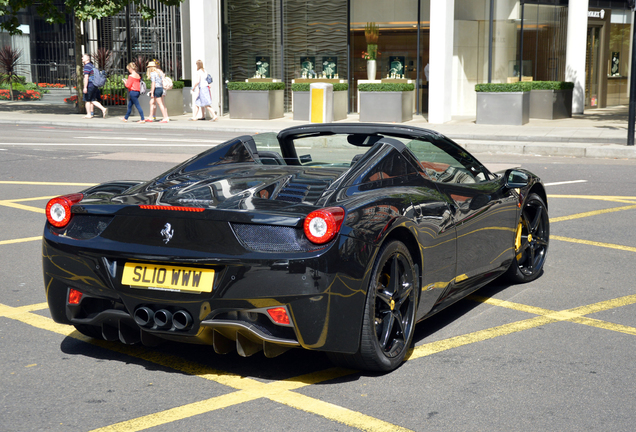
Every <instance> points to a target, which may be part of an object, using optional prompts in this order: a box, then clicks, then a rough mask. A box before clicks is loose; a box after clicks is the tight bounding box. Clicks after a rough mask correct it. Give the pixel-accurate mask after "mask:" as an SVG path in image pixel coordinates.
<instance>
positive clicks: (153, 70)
mask: <svg viewBox="0 0 636 432" xmlns="http://www.w3.org/2000/svg"><path fill="white" fill-rule="evenodd" d="M146 76H147V77H148V79H150V82H151V83H152V84H151V87H150V116H149V117H148V118H147V119H146V122H150V123H152V122H153V121H154V119H155V112H156V111H157V105H159V109H160V110H161V115H162V116H163V119H162V120H161V122H160V123H168V122H169V121H170V118H168V109H167V108H166V103H165V96H166V91H165V89H164V88H163V78H164V76H165V74H164V73H163V71H162V70H161V69H159V65H158V64H157V63H156V62H154V61H151V62H150V63H148V68H147V69H146Z"/></svg>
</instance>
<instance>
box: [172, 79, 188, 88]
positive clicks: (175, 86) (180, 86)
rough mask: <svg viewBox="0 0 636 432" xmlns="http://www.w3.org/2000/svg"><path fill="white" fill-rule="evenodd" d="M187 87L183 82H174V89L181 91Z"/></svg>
mask: <svg viewBox="0 0 636 432" xmlns="http://www.w3.org/2000/svg"><path fill="white" fill-rule="evenodd" d="M183 87H185V83H184V82H183V81H172V88H173V89H176V90H179V89H182V88H183Z"/></svg>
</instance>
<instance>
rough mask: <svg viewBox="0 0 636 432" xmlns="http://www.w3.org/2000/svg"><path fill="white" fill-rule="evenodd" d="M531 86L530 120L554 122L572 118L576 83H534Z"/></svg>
mask: <svg viewBox="0 0 636 432" xmlns="http://www.w3.org/2000/svg"><path fill="white" fill-rule="evenodd" d="M530 84H531V85H532V90H531V91H530V118H538V119H549V120H554V119H560V118H568V117H572V90H573V89H574V83H571V82H566V81H532V82H531V83H530Z"/></svg>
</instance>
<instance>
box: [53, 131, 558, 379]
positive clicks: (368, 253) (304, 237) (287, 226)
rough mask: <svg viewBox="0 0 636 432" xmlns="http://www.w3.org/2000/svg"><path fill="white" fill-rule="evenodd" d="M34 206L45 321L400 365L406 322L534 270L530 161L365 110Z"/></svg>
mask: <svg viewBox="0 0 636 432" xmlns="http://www.w3.org/2000/svg"><path fill="white" fill-rule="evenodd" d="M46 215H47V219H48V221H47V223H46V226H45V228H44V239H43V245H42V246H43V271H44V283H45V286H46V294H47V299H48V303H49V307H50V310H51V315H52V317H53V319H54V320H55V321H57V322H60V323H66V324H72V325H74V326H75V327H76V328H77V330H79V331H80V332H82V333H84V334H85V335H88V336H91V337H95V338H104V339H106V340H120V341H122V342H123V343H138V342H141V343H143V344H147V345H154V344H157V343H158V342H160V341H162V340H165V339H168V340H173V341H182V342H191V343H202V344H211V345H213V346H214V350H215V351H216V352H217V353H228V352H230V351H233V350H234V349H236V350H237V351H238V353H239V354H240V355H242V356H249V355H251V354H254V353H256V352H258V351H260V350H263V351H264V354H265V355H266V356H267V357H273V356H276V355H278V354H281V353H282V352H284V351H286V350H287V349H289V348H293V347H302V348H306V349H311V350H319V351H326V352H327V353H328V355H329V357H330V358H331V359H332V360H333V361H334V362H336V363H338V364H342V365H345V366H348V367H355V368H359V369H366V370H376V371H390V370H392V369H395V368H396V367H398V366H399V364H400V363H401V362H402V360H403V359H404V356H405V354H406V352H407V350H408V349H409V346H410V345H411V342H412V337H413V332H414V326H415V323H416V322H418V321H420V320H422V319H424V318H426V317H428V316H431V315H432V314H434V313H436V312H438V311H440V310H441V309H443V308H444V307H446V306H448V305H450V304H452V303H453V302H455V301H457V300H458V299H460V298H462V297H464V296H466V295H468V294H469V293H471V292H473V291H475V290H476V289H477V288H479V287H481V286H483V285H484V284H486V283H488V282H490V281H492V280H493V279H495V278H497V277H498V276H500V275H503V274H506V275H507V276H508V277H509V278H511V279H512V280H513V281H516V282H527V281H531V280H533V279H535V278H537V277H538V276H539V275H540V274H541V272H542V268H543V265H544V262H545V258H546V253H547V250H548V241H549V222H548V212H547V199H546V193H545V190H544V187H543V184H542V183H541V181H540V180H539V179H538V178H537V177H536V176H535V175H533V174H531V173H530V172H528V171H525V170H521V169H511V170H507V171H505V172H501V173H492V172H490V171H489V170H488V169H487V168H486V167H484V165H482V164H481V163H479V162H478V161H477V160H476V159H475V158H474V157H473V156H471V155H470V154H469V153H468V152H466V151H465V150H464V149H462V148H461V147H460V146H458V145H457V144H455V143H453V142H452V141H450V140H449V139H447V138H445V137H444V136H442V135H440V134H438V133H436V132H433V131H429V130H424V129H419V128H414V127H408V126H394V125H375V124H326V125H307V126H300V127H293V128H289V129H285V130H283V131H281V132H280V133H278V134H269V133H264V134H256V135H254V136H240V137H238V138H235V139H232V140H229V141H227V142H225V143H223V144H220V145H218V146H216V147H214V148H211V149H210V150H208V151H205V152H204V153H201V154H200V155H198V156H195V157H193V158H192V159H190V160H187V161H186V162H184V163H182V164H180V165H178V166H176V167H174V168H173V169H171V170H169V171H168V172H165V173H163V174H161V175H159V176H158V177H156V178H154V179H152V180H150V181H145V182H141V181H119V182H112V183H104V184H101V185H99V186H95V187H92V188H90V189H87V190H84V191H82V192H81V193H77V194H72V195H66V196H62V197H58V198H54V199H52V200H51V201H50V202H49V203H48V204H47V207H46Z"/></svg>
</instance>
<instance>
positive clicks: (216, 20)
mask: <svg viewBox="0 0 636 432" xmlns="http://www.w3.org/2000/svg"><path fill="white" fill-rule="evenodd" d="M220 8H221V0H190V61H191V63H192V64H191V65H190V67H191V70H192V75H194V74H195V73H196V70H197V67H196V61H197V60H202V61H203V66H204V67H205V70H206V71H207V72H208V73H209V74H210V75H212V79H213V80H214V81H213V82H212V85H211V86H210V89H211V90H212V103H213V107H214V110H215V111H216V112H217V113H220V112H221V99H220V98H221V96H222V94H223V93H222V92H221V88H222V82H221V64H222V63H221V13H220V11H221V9H220ZM186 49H187V47H186ZM185 70H187V68H186V69H185ZM186 78H187V77H186ZM190 78H192V76H191V77H190Z"/></svg>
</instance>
